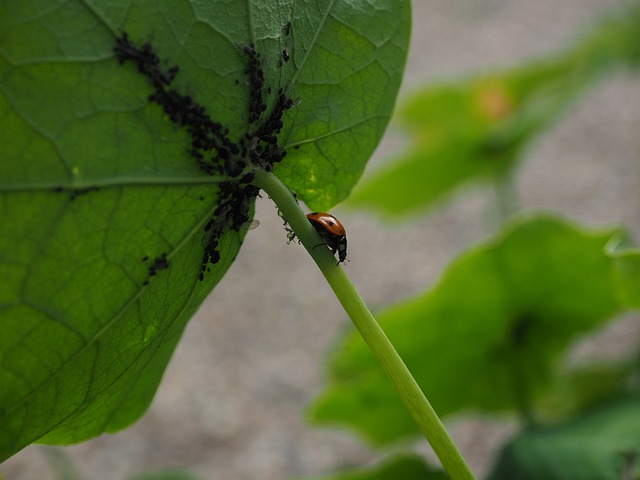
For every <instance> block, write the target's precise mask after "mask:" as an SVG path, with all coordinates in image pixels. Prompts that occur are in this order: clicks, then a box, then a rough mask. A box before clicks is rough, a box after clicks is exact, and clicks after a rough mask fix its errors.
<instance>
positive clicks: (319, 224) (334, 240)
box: [307, 212, 347, 264]
mask: <svg viewBox="0 0 640 480" xmlns="http://www.w3.org/2000/svg"><path fill="white" fill-rule="evenodd" d="M307 218H308V219H309V223H311V225H312V226H313V228H315V229H316V232H318V235H320V236H321V237H322V239H323V240H324V241H325V243H324V245H327V247H329V249H330V250H331V253H333V254H334V255H335V253H336V252H338V259H339V260H338V264H340V262H344V261H345V260H346V259H347V232H346V231H345V229H344V227H343V226H342V224H341V223H340V221H339V220H338V219H337V218H336V217H334V216H333V215H331V214H329V213H323V212H311V213H309V214H307ZM316 246H317V245H316Z"/></svg>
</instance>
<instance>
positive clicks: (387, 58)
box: [275, 0, 411, 211]
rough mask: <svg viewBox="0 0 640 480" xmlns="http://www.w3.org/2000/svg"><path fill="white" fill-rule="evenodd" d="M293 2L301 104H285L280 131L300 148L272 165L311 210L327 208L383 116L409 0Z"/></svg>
mask: <svg viewBox="0 0 640 480" xmlns="http://www.w3.org/2000/svg"><path fill="white" fill-rule="evenodd" d="M295 5H296V6H295V9H294V16H295V17H296V20H297V22H294V27H293V28H294V30H293V31H294V41H295V43H294V48H293V57H292V62H290V63H292V66H291V68H292V77H291V80H290V84H289V85H291V86H292V88H293V95H294V96H296V97H299V98H300V104H299V105H298V106H297V107H296V108H294V109H292V110H290V123H289V125H290V128H287V125H285V130H284V133H285V134H286V137H285V138H286V139H287V145H288V146H289V147H293V148H294V149H295V148H298V147H299V149H298V150H291V154H290V155H291V156H287V158H286V159H285V161H284V162H282V163H281V164H279V165H278V167H277V168H276V170H275V173H276V175H277V176H278V177H280V178H281V179H282V180H283V181H284V183H285V184H287V186H288V187H289V188H290V189H291V190H294V191H295V192H297V193H298V195H299V198H301V199H303V200H304V201H305V203H306V204H307V205H308V206H309V207H310V208H311V209H312V210H321V211H326V210H328V209H329V208H330V207H332V206H333V205H335V204H336V203H337V202H339V201H341V200H343V199H345V198H346V197H347V196H348V195H349V193H350V191H351V188H352V187H353V185H354V184H355V183H356V181H357V180H358V179H359V178H360V176H361V175H362V171H363V169H364V166H365V163H366V161H367V160H368V159H369V157H370V156H371V154H372V153H373V150H374V149H375V147H376V146H377V144H378V141H379V139H380V138H381V137H382V134H383V132H384V130H385V128H386V126H387V124H388V123H389V119H390V118H391V112H392V110H393V108H394V105H395V99H396V94H397V91H398V88H399V87H400V82H401V80H402V72H403V70H404V65H405V60H406V55H407V46H408V41H409V33H410V15H411V10H410V7H411V4H410V2H409V1H408V0H378V1H376V2H374V3H373V4H372V3H370V2H362V1H360V0H350V1H339V2H336V1H334V2H315V1H312V0H305V1H303V2H298V3H296V4H295ZM303 12H304V16H303V18H297V16H298V15H301V14H302V13H303ZM297 25H299V28H297V29H296V26H297Z"/></svg>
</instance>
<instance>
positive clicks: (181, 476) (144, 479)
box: [128, 470, 200, 480]
mask: <svg viewBox="0 0 640 480" xmlns="http://www.w3.org/2000/svg"><path fill="white" fill-rule="evenodd" d="M199 478H200V477H197V476H195V475H193V474H191V473H189V472H187V471H184V470H167V471H164V472H151V473H149V472H147V473H140V474H138V475H135V476H133V477H129V479H128V480H199Z"/></svg>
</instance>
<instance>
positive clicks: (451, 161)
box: [349, 6, 640, 218]
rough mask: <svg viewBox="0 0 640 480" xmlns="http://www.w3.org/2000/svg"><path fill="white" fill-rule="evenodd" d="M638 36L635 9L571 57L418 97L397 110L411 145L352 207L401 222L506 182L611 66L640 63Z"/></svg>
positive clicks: (639, 16) (358, 192) (363, 187)
mask: <svg viewBox="0 0 640 480" xmlns="http://www.w3.org/2000/svg"><path fill="white" fill-rule="evenodd" d="M638 32H640V8H637V6H635V7H633V8H629V9H628V11H626V12H625V15H621V16H619V17H617V18H615V19H614V20H611V21H608V22H606V23H604V24H603V25H602V26H600V27H599V28H598V29H596V31H595V32H593V33H591V34H590V35H589V36H587V37H586V38H585V39H583V40H582V41H581V42H579V43H578V44H577V45H576V46H575V47H574V48H573V49H572V50H571V51H569V52H567V53H565V54H562V55H558V56H555V57H553V58H549V59H546V60H543V61H537V62H534V63H531V64H528V65H525V66H522V67H518V68H515V69H512V70H509V71H506V72H502V73H493V74H490V75H482V76H479V77H475V78H470V79H467V80H464V81H459V82H455V83H450V84H444V85H432V86H427V87H426V88H424V89H422V90H420V91H417V92H415V93H413V94H412V95H410V96H409V97H408V98H407V99H406V100H405V101H404V102H403V103H402V105H401V107H400V109H399V112H398V123H399V124H400V126H401V127H402V128H403V129H404V130H405V131H406V133H407V134H408V135H409V136H410V141H411V144H410V145H409V147H408V148H407V149H406V150H405V151H404V152H401V153H400V154H399V155H398V156H396V157H395V158H393V159H391V160H390V162H389V163H388V164H387V165H386V166H385V167H383V168H381V169H380V170H379V171H377V172H376V173H374V174H373V175H371V176H370V177H368V178H367V179H365V180H364V182H363V183H361V184H360V185H359V186H358V188H357V189H355V190H354V193H353V195H352V196H351V198H350V199H349V204H350V205H352V206H355V207H360V208H367V209H371V210H374V211H376V212H378V213H379V214H381V215H386V216H390V217H394V218H396V217H398V216H399V215H412V214H417V213H420V212H422V211H424V210H426V209H427V208H430V207H432V206H433V204H434V203H435V202H437V201H440V200H442V198H443V196H445V195H448V194H451V193H453V192H454V190H455V189H456V188H458V187H461V186H462V185H464V184H466V183H468V182H471V181H487V180H489V181H496V180H501V179H503V178H504V177H505V176H506V175H508V174H510V173H511V172H512V170H513V169H514V167H515V166H516V164H517V163H518V162H519V160H520V158H521V157H522V154H523V151H524V149H525V147H527V146H528V145H529V144H530V143H531V142H532V141H533V140H535V139H536V138H537V137H538V136H539V135H540V134H541V133H542V132H544V131H545V129H547V128H548V127H549V126H550V125H551V124H552V123H553V122H554V121H555V120H556V119H557V118H558V117H559V116H560V114H561V113H563V112H564V111H565V110H566V109H567V107H568V106H569V105H571V103H572V102H573V101H574V100H575V99H576V98H577V96H578V95H579V94H581V93H582V92H583V91H584V90H585V88H586V87H588V86H590V85H592V84H593V82H594V81H595V80H596V79H598V78H600V77H601V76H602V74H603V73H604V72H607V71H608V70H610V69H612V68H613V67H616V66H619V65H620V64H624V65H627V64H630V65H636V64H637V63H638V58H640V49H639V48H638V45H639V44H640V34H639V33H638Z"/></svg>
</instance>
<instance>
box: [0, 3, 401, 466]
mask: <svg viewBox="0 0 640 480" xmlns="http://www.w3.org/2000/svg"><path fill="white" fill-rule="evenodd" d="M409 8H410V6H409V2H406V1H400V0H388V1H383V2H378V4H377V5H376V6H375V8H374V7H373V6H371V5H368V4H363V3H362V2H357V1H335V2H331V3H329V4H325V3H323V2H321V5H320V6H317V5H316V4H315V3H314V2H310V1H308V2H293V1H292V0H291V1H282V2H279V3H277V4H274V2H270V1H266V0H265V1H254V2H233V1H217V2H213V1H206V2H205V1H196V0H192V1H187V0H171V1H167V2H160V3H158V2H155V1H151V0H135V1H133V0H119V1H112V2H104V1H98V0H94V1H90V0H70V1H68V2H65V3H63V4H59V3H55V4H52V3H51V2H47V1H44V0H31V1H23V2H1V3H0V144H2V145H3V148H2V161H0V230H1V231H2V232H3V233H2V235H1V236H0V425H2V429H0V461H1V460H3V459H5V458H7V457H8V456H10V455H12V454H13V453H15V452H16V451H18V450H20V449H21V448H23V447H24V446H26V445H28V444H30V443H32V442H34V441H40V442H49V443H70V442H77V441H80V440H84V439H86V438H89V437H92V436H95V435H98V434H100V433H102V432H105V431H108V432H111V431H115V430H118V429H121V428H123V427H125V426H127V425H128V424H130V423H131V422H133V421H134V420H136V419H137V418H138V417H139V416H140V415H141V414H142V413H143V412H144V411H145V409H146V408H147V406H148V405H149V403H150V401H151V399H152V397H153V394H154V392H155V390H156V388H157V385H158V383H159V381H160V378H161V376H162V373H163V371H164V368H165V366H166V364H167V362H168V360H169V358H170V356H171V353H172V352H173V350H174V348H175V345H176V342H177V341H178V339H179V338H180V335H181V333H182V331H183V329H184V327H185V325H186V322H187V321H188V319H189V318H190V317H191V316H192V315H193V313H194V312H195V310H196V309H197V308H198V306H199V305H200V304H201V302H202V301H203V299H204V298H205V297H206V295H207V294H208V293H209V292H210V291H211V289H212V288H213V287H214V286H215V285H216V283H217V282H218V281H219V280H220V279H221V278H222V276H223V275H224V273H225V272H226V270H227V268H228V267H229V266H230V264H231V263H232V262H233V260H234V259H235V257H236V255H237V253H238V250H239V248H240V245H241V243H242V237H243V235H244V230H241V231H239V232H236V231H234V230H228V231H226V233H224V235H223V236H222V237H221V238H220V242H219V246H218V249H219V252H220V254H221V260H220V261H219V262H218V263H217V264H216V265H215V266H213V267H212V268H211V272H209V273H208V274H207V275H205V276H204V279H203V280H202V281H200V280H199V278H198V276H199V274H200V272H201V268H202V262H203V249H204V248H205V244H206V232H205V231H204V229H205V226H206V224H207V222H208V221H209V219H211V218H212V216H213V215H214V212H215V211H216V208H217V206H218V204H219V202H220V198H221V197H220V191H221V190H220V181H221V180H225V179H224V178H222V179H220V178H215V177H212V176H209V175H207V174H205V173H204V172H203V171H202V170H201V169H200V168H199V167H198V164H197V162H195V161H194V159H193V158H192V157H191V155H190V154H189V151H188V149H189V145H190V141H191V139H190V138H189V133H188V132H187V131H186V130H185V129H184V128H180V127H179V126H177V125H176V124H174V123H173V122H172V119H171V118H169V117H168V116H167V115H166V114H165V113H164V112H163V109H162V108H161V107H160V106H159V105H157V104H155V103H152V102H150V101H149V96H150V94H151V93H152V89H151V87H150V85H149V83H148V81H147V79H146V78H145V77H144V76H143V75H141V74H140V73H139V72H138V71H137V70H136V68H135V66H134V65H131V64H125V65H119V64H118V61H117V60H116V57H115V55H114V52H113V48H114V45H115V40H116V37H117V36H119V35H121V33H122V32H125V31H126V32H127V33H128V34H129V36H130V38H131V39H133V40H134V41H135V42H136V44H137V45H142V44H144V43H145V42H149V43H151V44H152V45H153V48H154V50H155V51H156V52H157V53H158V55H159V57H160V58H161V60H162V61H163V66H164V64H165V63H166V66H167V67H168V66H172V65H175V66H179V68H180V70H179V73H178V75H177V76H176V78H175V81H174V82H173V83H172V88H175V89H176V90H178V91H180V92H182V94H186V95H192V96H193V97H194V98H196V99H197V101H198V103H199V104H200V105H203V106H204V107H205V108H206V110H207V113H208V114H209V116H210V117H211V118H213V119H215V120H217V121H221V122H223V123H224V126H225V127H226V128H228V130H229V134H228V135H229V137H230V138H231V139H233V140H234V141H239V140H240V139H241V138H242V137H243V135H245V133H246V132H247V128H248V127H247V125H248V123H249V122H248V104H249V101H250V99H249V96H250V92H249V88H248V86H247V78H246V75H245V69H246V68H247V67H246V65H247V58H246V55H245V54H244V53H243V51H242V46H246V45H248V44H250V43H253V44H254V45H255V48H256V50H258V51H259V52H260V53H261V58H262V60H263V62H264V63H263V68H264V71H265V85H264V91H265V92H267V91H269V92H272V94H270V95H268V94H265V98H264V100H265V103H266V104H267V111H269V110H271V109H273V108H274V105H275V103H276V101H277V95H276V93H275V92H277V91H278V90H279V89H283V91H286V92H287V94H288V95H289V96H291V97H293V98H296V99H298V100H299V103H298V104H297V105H296V106H295V107H294V108H293V109H292V110H290V111H289V112H287V114H286V115H285V117H284V127H283V129H282V132H281V134H280V137H279V138H278V141H279V143H280V145H282V146H284V147H285V148H287V149H288V150H289V155H288V156H287V157H286V159H285V161H284V162H283V163H282V164H280V165H279V166H278V169H277V172H276V173H277V175H279V176H280V177H281V178H282V179H283V180H284V181H285V182H286V183H287V184H288V186H289V187H291V188H292V189H295V190H297V191H298V196H299V198H302V199H303V200H306V201H307V202H308V203H309V204H311V205H315V206H318V207H329V206H331V205H333V204H335V203H336V202H338V201H339V200H341V199H342V198H344V197H345V196H346V195H347V194H348V192H349V190H350V189H351V187H352V185H353V183H354V182H355V180H356V179H357V178H358V176H359V175H360V172H361V171H362V169H363V167H364V165H365V163H366V160H367V159H368V156H369V153H370V152H371V151H372V150H373V148H374V147H375V145H376V143H377V142H378V140H379V137H380V136H381V134H382V131H383V130H384V127H385V126H386V124H387V122H388V119H389V116H390V113H391V108H392V107H393V102H394V99H395V94H396V91H397V88H398V86H399V83H400V79H401V73H402V70H403V67H404V58H405V56H406V49H407V41H408V32H409V23H408V20H409ZM289 22H290V24H291V25H290V27H288V24H289ZM371 24H373V25H376V27H377V29H371V28H369V27H370V25H371ZM285 51H286V52H287V53H286V55H285V54H284V53H283V52H285ZM285 56H286V57H287V59H286V61H285ZM363 89H366V90H368V94H367V95H366V96H363V95H362V94H361V92H362V90H363ZM364 98H366V100H367V101H366V102H365V101H364V100H363V99H364ZM294 147H299V148H294ZM310 171H311V172H312V174H309V173H308V172H310Z"/></svg>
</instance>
